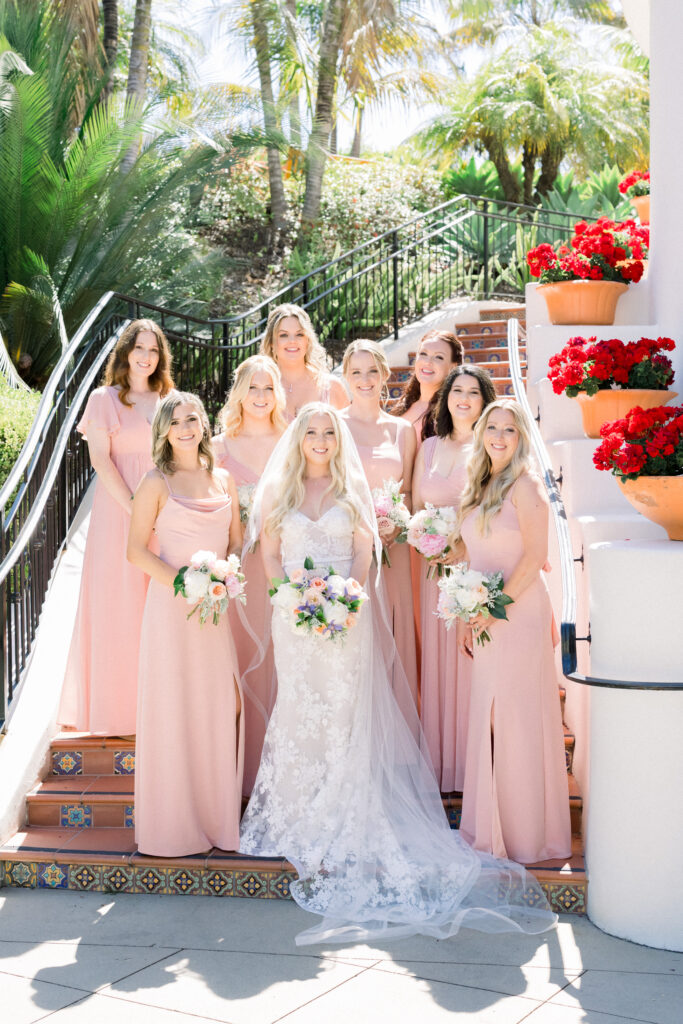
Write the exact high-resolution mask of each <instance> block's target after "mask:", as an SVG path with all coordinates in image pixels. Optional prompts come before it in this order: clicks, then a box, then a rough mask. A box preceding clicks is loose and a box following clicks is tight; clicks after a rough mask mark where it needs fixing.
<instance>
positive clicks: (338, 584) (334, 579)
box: [268, 558, 367, 640]
mask: <svg viewBox="0 0 683 1024" xmlns="http://www.w3.org/2000/svg"><path fill="white" fill-rule="evenodd" d="M268 593H269V594H270V599H271V602H272V604H273V606H274V607H275V608H278V609H279V610H280V612H281V614H283V615H284V616H285V618H286V619H287V621H288V622H289V624H290V626H291V627H292V630H293V632H295V633H298V632H300V631H301V630H302V629H303V630H304V631H305V632H307V633H313V634H315V635H317V636H321V637H324V638H326V639H331V640H343V639H344V638H345V636H346V634H347V633H348V631H349V630H350V629H352V628H353V626H354V625H355V624H356V622H357V620H358V615H359V613H360V610H361V607H362V605H363V603H364V602H365V601H366V600H367V594H366V593H365V591H364V590H363V588H362V587H361V585H360V583H359V582H358V581H357V580H354V579H353V578H352V577H350V578H349V579H345V578H344V577H343V576H340V575H339V574H338V573H336V572H335V571H334V569H333V568H331V567H330V568H329V569H328V571H327V572H319V571H318V570H316V568H315V566H314V564H313V562H312V560H311V559H310V558H307V559H306V560H305V562H304V567H303V569H293V570H292V572H291V573H290V575H289V576H286V577H285V578H284V579H283V580H277V579H275V580H273V586H272V589H271V590H269V591H268Z"/></svg>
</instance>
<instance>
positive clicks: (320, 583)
mask: <svg viewBox="0 0 683 1024" xmlns="http://www.w3.org/2000/svg"><path fill="white" fill-rule="evenodd" d="M308 585H309V587H313V589H314V590H324V589H325V580H324V579H323V578H322V576H314V577H313V579H312V580H310V581H309V584H308Z"/></svg>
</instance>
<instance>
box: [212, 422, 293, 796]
mask: <svg viewBox="0 0 683 1024" xmlns="http://www.w3.org/2000/svg"><path fill="white" fill-rule="evenodd" d="M213 448H214V454H215V456H216V465H217V466H219V467H220V468H221V469H227V471H228V472H229V473H230V475H231V476H232V478H233V479H234V481H235V484H236V485H237V487H245V486H253V487H255V486H256V484H257V483H258V480H259V478H258V475H257V474H256V473H255V472H254V470H253V469H252V468H251V467H250V466H245V465H244V463H243V462H238V461H237V459H236V458H235V457H234V456H233V455H231V454H230V452H229V451H228V447H227V445H226V443H225V440H224V439H223V437H222V435H220V436H219V437H216V438H214V441H213ZM242 572H243V573H244V575H245V577H246V581H247V591H246V593H247V608H246V613H245V611H243V609H242V606H240V605H238V604H237V602H234V601H231V602H230V605H229V607H228V619H229V622H230V629H231V630H232V635H233V639H234V641H235V649H236V652H237V663H238V667H239V672H240V676H241V677H242V678H244V679H245V693H244V779H243V792H244V795H245V796H249V795H250V793H251V791H252V788H253V786H254V780H255V779H256V773H257V772H258V766H259V764H260V763H261V751H262V750H263V740H264V738H265V735H266V723H267V721H268V719H269V718H270V715H271V712H272V710H273V705H274V703H275V697H276V694H277V677H276V675H275V666H274V664H273V648H272V644H271V643H269V644H268V648H267V650H266V651H265V653H263V652H261V651H260V649H259V646H258V643H257V641H256V640H255V639H254V636H255V637H256V638H257V640H261V639H263V638H264V637H270V616H271V604H270V598H269V596H268V589H269V583H268V580H267V579H266V572H265V569H264V568H263V559H262V558H261V552H260V550H259V549H258V547H257V548H256V549H254V550H252V551H247V552H244V553H243V555H242ZM245 618H246V621H245Z"/></svg>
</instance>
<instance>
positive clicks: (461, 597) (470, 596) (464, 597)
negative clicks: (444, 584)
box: [457, 588, 480, 612]
mask: <svg viewBox="0 0 683 1024" xmlns="http://www.w3.org/2000/svg"><path fill="white" fill-rule="evenodd" d="M457 601H458V604H459V605H460V607H461V608H462V610H463V611H464V612H473V611H474V609H475V608H476V607H477V605H478V604H479V603H480V601H479V597H478V595H477V593H476V591H474V590H465V589H464V588H463V589H462V590H459V591H458V594H457Z"/></svg>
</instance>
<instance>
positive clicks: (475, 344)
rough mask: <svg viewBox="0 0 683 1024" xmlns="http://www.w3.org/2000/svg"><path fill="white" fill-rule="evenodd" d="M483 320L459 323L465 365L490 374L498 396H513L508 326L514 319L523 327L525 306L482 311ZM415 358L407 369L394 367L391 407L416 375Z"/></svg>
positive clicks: (410, 357)
mask: <svg viewBox="0 0 683 1024" xmlns="http://www.w3.org/2000/svg"><path fill="white" fill-rule="evenodd" d="M480 317H481V319H480V320H477V321H471V322H470V323H456V324H455V325H454V327H453V330H454V332H455V334H456V335H457V336H458V338H459V339H460V341H461V342H462V343H463V346H464V348H465V362H466V363H478V364H479V365H480V366H482V367H483V368H484V369H485V370H488V372H489V373H490V374H491V377H492V378H493V384H494V387H495V389H496V392H497V394H499V395H501V396H503V395H512V394H513V390H512V381H511V379H510V364H509V361H508V349H507V324H508V320H509V319H510V317H514V318H515V319H516V320H520V321H521V323H522V325H523V324H524V306H510V308H509V309H504V310H503V309H492V310H486V309H482V310H481V311H480ZM520 351H521V353H522V358H524V355H525V353H526V349H525V347H524V346H520ZM415 355H416V353H415V352H410V353H409V354H408V364H407V365H402V366H401V365H396V366H392V368H391V377H390V378H389V381H388V388H389V402H390V404H393V403H394V402H396V401H398V399H399V398H400V397H401V395H402V393H403V388H404V387H405V384H406V382H407V380H408V378H409V377H410V375H411V373H412V372H413V364H414V363H415Z"/></svg>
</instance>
